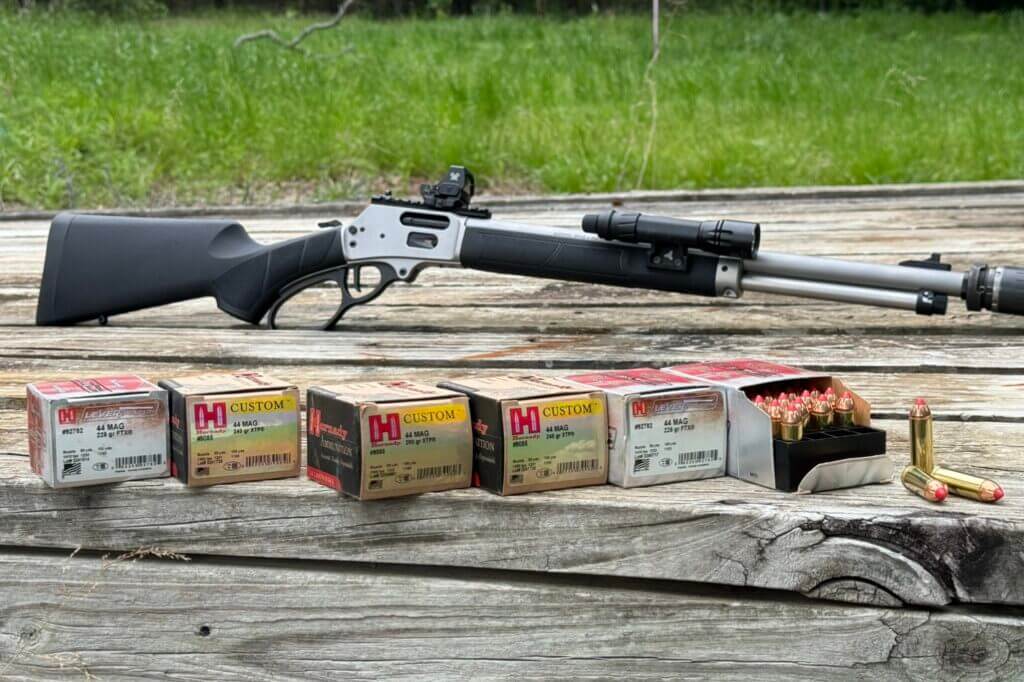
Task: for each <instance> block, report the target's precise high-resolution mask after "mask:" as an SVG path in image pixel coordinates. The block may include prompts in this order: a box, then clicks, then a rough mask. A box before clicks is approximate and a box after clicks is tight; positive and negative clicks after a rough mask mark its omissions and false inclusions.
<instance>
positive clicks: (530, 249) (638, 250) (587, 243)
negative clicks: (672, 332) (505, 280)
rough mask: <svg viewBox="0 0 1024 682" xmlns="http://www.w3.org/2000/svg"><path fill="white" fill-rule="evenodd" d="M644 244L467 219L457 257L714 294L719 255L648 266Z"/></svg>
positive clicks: (491, 265) (556, 275) (514, 270)
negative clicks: (674, 266) (681, 266)
mask: <svg viewBox="0 0 1024 682" xmlns="http://www.w3.org/2000/svg"><path fill="white" fill-rule="evenodd" d="M648 258H649V252H648V249H647V248H646V247H643V246H633V245H631V244H625V243H617V242H610V241H598V240H583V239H579V238H573V237H557V236H547V235H534V234H517V233H515V232H510V231H507V230H499V229H493V228H486V227H473V225H472V224H471V223H470V224H467V226H466V232H465V234H464V235H463V238H462V250H461V252H460V254H459V260H461V261H462V264H463V265H464V266H465V267H467V268H475V269H477V270H487V271H489V272H501V273H505V274H511V275H528V276H532V277H547V278H550V279H561V280H569V281H573V282H589V283H591V284H611V285H614V286H623V287H640V288H645V289H657V290H660V291H675V292H681V293H687V294H699V295H702V296H714V295H715V275H716V268H717V267H718V258H717V257H716V256H708V255H703V254H690V255H689V256H688V259H689V267H688V269H687V270H685V271H682V270H664V269H658V268H652V267H651V266H650V264H649V263H648Z"/></svg>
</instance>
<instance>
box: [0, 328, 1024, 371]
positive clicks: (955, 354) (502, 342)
mask: <svg viewBox="0 0 1024 682" xmlns="http://www.w3.org/2000/svg"><path fill="white" fill-rule="evenodd" d="M854 338H855V339H856V341H855V342H852V341H851V338H849V337H842V336H835V335H810V334H803V335H798V336H784V335H781V334H780V335H771V336H756V335H750V334H632V333H608V334H583V335H576V334H543V335H534V334H520V333H514V332H509V333H500V332H482V331H481V332H476V333H472V334H461V335H454V334H451V333H448V332H420V331H378V332H375V333H373V334H372V335H369V336H367V335H364V334H361V333H359V332H358V331H357V330H349V329H345V330H337V331H334V332H330V333H325V332H322V331H319V330H267V329H260V328H237V329H206V330H201V331H200V332H197V333H177V332H175V331H173V330H167V329H148V328H136V329H133V330H132V332H131V334H125V333H123V331H121V330H118V329H115V328H102V327H86V326H74V327H40V328H36V327H8V328H6V329H5V330H4V336H3V339H2V340H0V357H5V358H50V359H53V360H55V361H56V360H60V361H63V360H67V359H75V360H90V359H91V360H101V359H120V360H145V359H187V360H190V361H192V362H208V363H231V364H243V363H254V362H260V361H263V362H274V363H277V364H323V365H331V366H338V365H366V366H373V367H420V368H423V367H436V368H452V367H459V368H478V367H480V368H483V367H492V368H533V367H547V368H552V369H554V368H577V367H594V366H597V365H603V366H606V367H632V366H636V365H643V364H659V365H666V364H674V363H683V362H692V361H698V360H710V359H721V358H723V357H743V356H752V357H761V358H765V359H771V360H778V361H781V362H785V363H787V364H798V365H801V366H806V367H822V368H828V369H831V370H833V371H863V370H866V369H879V370H885V371H891V372H899V371H903V372H908V371H921V370H922V369H925V368H927V369H930V370H931V371H939V372H960V371H971V372H976V373H1019V372H1020V371H1021V370H1024V337H1022V336H1016V335H1000V336H995V335H966V334H964V335H950V336H947V337H943V338H942V339H941V341H940V342H936V340H935V339H933V338H931V337H928V336H921V335H918V334H913V335H902V336H899V335H885V336H867V335H864V336H857V337H854Z"/></svg>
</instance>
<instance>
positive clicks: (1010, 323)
mask: <svg viewBox="0 0 1024 682" xmlns="http://www.w3.org/2000/svg"><path fill="white" fill-rule="evenodd" d="M506 284H507V286H506V288H504V289H501V288H499V287H492V286H487V287H483V286H481V287H480V288H479V289H476V288H474V289H473V290H472V293H470V292H469V291H467V288H466V287H463V286H449V285H437V286H433V285H431V286H421V285H413V286H404V285H403V286H394V287H392V288H391V289H389V290H388V292H387V293H385V294H384V295H383V296H382V297H381V298H378V299H377V300H376V301H374V302H373V304H371V305H366V306H362V307H359V308H357V309H354V310H351V311H350V312H349V313H348V314H347V315H346V317H345V319H344V320H343V321H342V322H341V325H340V326H341V328H342V329H349V330H353V331H359V332H361V333H363V334H372V333H374V332H376V331H397V330H406V329H408V330H418V331H446V332H448V333H456V334H465V333H471V332H477V331H509V332H519V333H526V334H529V333H535V334H540V333H547V332H556V333H566V334H568V333H576V334H593V333H605V332H612V331H623V332H634V333H640V334H672V333H679V332H685V333H687V334H706V333H719V334H726V333H736V334H778V333H786V334H825V333H830V334H843V335H847V336H850V335H863V334H875V335H882V334H901V333H915V334H917V333H920V334H932V335H946V334H964V333H973V334H978V333H985V334H990V333H999V334H1020V335H1024V320H1021V319H1020V318H1017V317H1014V316H1012V315H995V314H992V313H988V312H973V313H972V312H967V311H966V309H957V308H956V307H955V304H954V305H951V306H950V313H949V314H947V315H932V316H925V315H915V314H913V313H909V312H899V311H893V312H885V311H880V310H879V309H877V308H871V307H866V306H856V305H842V304H835V303H815V302H808V301H804V300H800V299H793V298H788V297H779V296H769V295H767V294H750V295H749V296H745V297H744V298H743V299H740V300H739V301H727V300H724V299H705V298H699V297H688V296H683V295H675V294H661V293H656V292H643V291H631V290H628V289H618V290H609V291H592V289H594V288H593V287H587V286H586V285H581V284H570V283H565V284H562V283H559V284H554V283H542V282H540V281H539V280H530V279H526V278H517V279H512V278H509V281H508V282H506ZM37 295H38V290H37V289H35V288H28V287H26V288H17V289H14V288H7V289H4V288H0V327H4V326H21V327H29V326H33V325H34V324H35V311H36V297H37ZM296 301H297V302H292V303H290V304H289V308H288V309H289V310H294V311H295V313H296V314H293V316H292V318H291V319H301V320H307V321H312V320H326V319H327V317H329V316H330V315H331V314H332V313H333V312H334V310H335V308H336V307H337V305H338V296H337V294H336V293H334V292H332V291H325V290H320V289H317V290H315V291H310V292H308V293H306V294H303V295H302V296H301V297H300V298H299V299H296ZM110 324H111V326H112V327H113V328H118V329H121V328H134V327H163V328H167V329H173V330H175V333H197V332H196V331H195V330H198V329H209V328H230V327H236V328H252V327H251V326H250V325H246V324H244V323H241V322H240V321H239V320H237V319H235V318H233V317H230V316H228V315H226V314H224V312H223V311H221V310H219V309H218V308H217V306H216V303H215V302H214V300H213V299H200V300H196V301H189V302H183V303H177V304H173V305H168V306H160V307H157V308H150V309H148V310H142V311H138V312H135V313H130V314H126V315H118V316H116V317H114V318H112V319H111V321H110ZM936 342H937V343H941V340H937V341H936Z"/></svg>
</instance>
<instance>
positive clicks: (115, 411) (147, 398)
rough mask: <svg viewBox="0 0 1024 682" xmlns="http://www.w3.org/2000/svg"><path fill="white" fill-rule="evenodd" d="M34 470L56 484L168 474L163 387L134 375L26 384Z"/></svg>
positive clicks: (29, 437) (62, 486) (70, 485)
mask: <svg viewBox="0 0 1024 682" xmlns="http://www.w3.org/2000/svg"><path fill="white" fill-rule="evenodd" d="M26 393H27V406H28V444H29V457H30V463H31V466H32V470H33V471H34V472H36V473H37V474H39V476H40V477H42V479H43V481H45V482H46V484H47V485H49V486H51V487H53V488H68V487H72V486H82V485H96V484H100V483H112V482H115V481H131V480H135V479H140V478H158V477H161V476H166V475H167V471H168V458H167V392H166V391H164V390H162V389H160V388H158V387H157V386H155V385H154V384H151V383H149V382H148V381H146V380H145V379H142V378H140V377H137V376H134V375H124V376H108V377H98V378H94V379H72V380H64V381H50V382H40V383H35V384H29V385H28V386H27V387H26Z"/></svg>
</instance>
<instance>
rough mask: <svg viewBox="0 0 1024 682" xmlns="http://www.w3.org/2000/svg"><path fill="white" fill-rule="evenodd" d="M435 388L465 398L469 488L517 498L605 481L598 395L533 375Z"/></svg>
mask: <svg viewBox="0 0 1024 682" xmlns="http://www.w3.org/2000/svg"><path fill="white" fill-rule="evenodd" d="M441 386H442V387H444V388H447V389H451V390H453V391H459V392H461V393H464V394H466V395H468V396H469V405H470V410H471V412H472V415H473V432H474V433H473V457H474V460H473V463H474V478H473V482H474V484H475V485H478V486H480V487H482V488H486V489H487V490H490V491H491V492H495V493H498V494H500V495H517V494H519V493H526V492H533V491H538V490H555V489H558V488H575V487H580V486H586V485H599V484H602V483H605V482H607V480H608V418H607V410H606V408H605V396H604V393H603V392H602V391H596V390H586V389H585V388H583V387H582V386H580V385H579V384H574V383H571V382H568V381H565V380H563V379H556V378H554V377H541V376H533V375H513V376H499V377H482V378H477V377H473V378H467V379H458V380H456V381H446V382H443V383H441Z"/></svg>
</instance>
